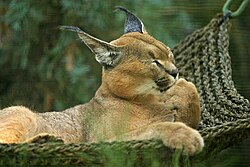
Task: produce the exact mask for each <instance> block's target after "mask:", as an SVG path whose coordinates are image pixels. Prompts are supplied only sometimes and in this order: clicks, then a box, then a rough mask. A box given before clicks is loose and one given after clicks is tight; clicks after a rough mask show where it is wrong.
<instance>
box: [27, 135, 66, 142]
mask: <svg viewBox="0 0 250 167" xmlns="http://www.w3.org/2000/svg"><path fill="white" fill-rule="evenodd" d="M47 142H62V143H63V140H62V139H61V138H60V137H58V136H55V135H53V134H49V133H40V134H38V135H36V136H34V137H32V138H29V139H28V140H26V141H25V143H39V144H42V143H47Z"/></svg>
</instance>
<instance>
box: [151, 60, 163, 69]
mask: <svg viewBox="0 0 250 167" xmlns="http://www.w3.org/2000/svg"><path fill="white" fill-rule="evenodd" d="M153 63H155V64H156V65H157V66H158V67H160V68H163V65H162V64H161V63H160V62H159V61H157V60H154V61H153Z"/></svg>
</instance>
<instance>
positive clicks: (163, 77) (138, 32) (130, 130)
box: [0, 8, 203, 154]
mask: <svg viewBox="0 0 250 167" xmlns="http://www.w3.org/2000/svg"><path fill="white" fill-rule="evenodd" d="M120 9H121V10H123V11H124V12H126V14H127V16H128V20H129V19H131V20H132V21H130V22H129V21H128V20H127V23H126V24H127V25H126V26H125V34H124V35H123V36H121V37H120V38H118V39H116V40H114V41H112V42H111V43H107V42H104V41H101V40H99V39H97V38H94V37H92V36H90V35H88V34H87V33H85V32H83V31H81V30H80V29H78V28H76V27H69V26H64V27H62V28H63V29H68V30H72V31H75V32H77V33H78V35H79V37H80V38H81V39H82V40H83V41H84V43H85V44H86V45H87V46H88V47H89V48H90V49H91V50H92V51H93V52H94V54H95V55H96V60H97V61H98V62H99V63H100V64H102V65H103V74H102V84H101V86H100V88H99V89H98V90H97V92H96V94H95V96H94V97H93V98H92V99H91V100H90V102H89V103H86V104H83V105H78V106H75V107H73V108H69V109H67V110H65V111H62V112H47V113H34V112H32V111H30V110H29V109H27V108H25V107H22V106H13V107H9V108H5V109H3V110H0V142H3V143H20V142H27V141H32V140H33V139H34V138H36V137H39V136H42V135H54V136H58V137H60V138H61V139H62V140H63V141H64V142H67V143H71V142H72V143H77V142H97V141H100V140H104V141H113V140H143V139H151V138H157V139H162V141H163V142H164V144H165V145H167V146H169V147H172V148H181V147H182V146H184V150H185V151H186V152H187V153H189V154H193V153H195V152H198V151H200V150H201V149H202V147H203V139H202V137H201V136H200V134H199V133H198V131H196V130H194V129H193V128H197V127H198V124H199V120H200V106H199V96H198V93H197V90H196V88H195V86H194V85H193V84H192V83H190V82H187V81H185V80H184V79H178V70H177V68H176V67H175V65H174V56H173V54H172V52H171V51H170V49H169V48H168V47H167V46H165V45H164V44H163V43H161V42H159V41H157V40H156V39H154V38H153V37H151V36H150V35H148V34H147V33H146V31H145V30H144V26H143V24H142V23H141V21H140V20H139V19H138V18H137V17H136V16H134V15H133V14H132V13H130V12H129V11H127V10H126V9H124V8H120ZM134 22H136V23H134ZM131 24H132V25H131ZM131 26H132V30H131ZM133 28H134V29H133ZM191 127H192V128H191Z"/></svg>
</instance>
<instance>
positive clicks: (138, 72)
mask: <svg viewBox="0 0 250 167" xmlns="http://www.w3.org/2000/svg"><path fill="white" fill-rule="evenodd" d="M118 9H119V10H121V11H123V12H125V13H126V15H127V20H126V22H125V33H124V35H122V36H121V37H120V38H118V39H116V40H114V41H111V42H110V43H108V42H105V41H102V40H100V39H97V38H95V37H92V36H90V35H89V34H87V33H85V32H83V31H82V30H81V29H79V28H77V27H72V26H62V27H61V28H62V29H67V30H71V31H75V32H77V33H78V35H79V37H80V38H81V39H82V41H83V42H84V43H85V44H86V45H87V46H88V47H89V48H90V49H91V51H92V52H93V53H94V54H95V58H96V60H97V61H98V62H99V63H100V64H101V65H102V66H103V77H102V86H103V87H105V89H107V90H108V91H109V92H110V93H111V94H113V95H115V96H118V97H121V98H125V99H131V98H135V97H138V96H146V95H161V94H162V93H164V92H165V91H166V90H167V89H168V88H170V87H171V86H172V85H173V84H174V83H175V81H176V80H177V79H178V70H177V68H176V67H175V65H174V64H175V62H174V56H173V54H172V52H171V50H170V49H169V47H167V46H166V45H164V44H163V43H162V42H160V41H158V40H156V39H155V38H153V37H152V36H150V35H149V34H148V33H147V32H146V31H145V28H144V25H143V23H142V22H141V20H140V19H139V18H138V17H136V16H135V15H133V14H132V13H131V12H130V11H128V10H127V9H125V8H122V7H118Z"/></svg>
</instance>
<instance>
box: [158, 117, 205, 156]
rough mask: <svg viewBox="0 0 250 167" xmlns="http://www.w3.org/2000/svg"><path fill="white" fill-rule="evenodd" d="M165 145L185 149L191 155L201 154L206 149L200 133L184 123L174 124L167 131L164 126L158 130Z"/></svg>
mask: <svg viewBox="0 0 250 167" xmlns="http://www.w3.org/2000/svg"><path fill="white" fill-rule="evenodd" d="M158 132H159V135H160V138H161V139H162V141H163V143H164V144H165V145H166V146H168V147H170V148H174V149H183V151H184V152H185V153H187V154H189V155H194V154H196V153H199V152H200V151H201V150H202V148H203V147H204V141H203V138H202V137H201V135H200V133H199V132H198V131H197V130H194V129H192V128H190V127H188V126H186V125H185V124H183V123H179V122H175V123H172V124H171V125H170V126H168V127H167V129H166V128H165V129H164V126H162V127H159V128H158Z"/></svg>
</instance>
